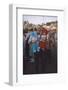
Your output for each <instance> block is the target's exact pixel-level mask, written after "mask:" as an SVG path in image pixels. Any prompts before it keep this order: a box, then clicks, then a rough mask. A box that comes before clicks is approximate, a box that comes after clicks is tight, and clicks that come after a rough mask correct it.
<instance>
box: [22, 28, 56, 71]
mask: <svg viewBox="0 0 68 90" xmlns="http://www.w3.org/2000/svg"><path fill="white" fill-rule="evenodd" d="M56 47H57V31H56V30H51V29H50V28H49V30H47V28H44V27H42V28H38V29H36V28H31V29H30V30H27V32H25V30H24V31H23V58H24V60H28V61H29V62H30V63H35V64H36V70H37V69H38V63H39V58H41V60H42V62H41V64H42V71H43V70H44V66H45V63H44V62H45V61H46V60H45V59H47V55H50V50H51V49H52V48H56ZM49 58H50V57H49ZM37 71H38V70H37Z"/></svg>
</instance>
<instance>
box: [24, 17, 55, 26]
mask: <svg viewBox="0 0 68 90" xmlns="http://www.w3.org/2000/svg"><path fill="white" fill-rule="evenodd" d="M23 20H24V21H29V23H32V24H42V23H45V24H46V23H47V22H51V21H57V16H38V15H37V16H33V15H24V16H23Z"/></svg>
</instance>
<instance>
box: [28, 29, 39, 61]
mask: <svg viewBox="0 0 68 90" xmlns="http://www.w3.org/2000/svg"><path fill="white" fill-rule="evenodd" d="M28 43H29V46H30V50H29V53H30V56H31V62H34V61H35V59H34V54H35V53H37V52H39V48H38V44H37V32H36V30H32V32H31V34H30V38H29V41H28Z"/></svg>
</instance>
